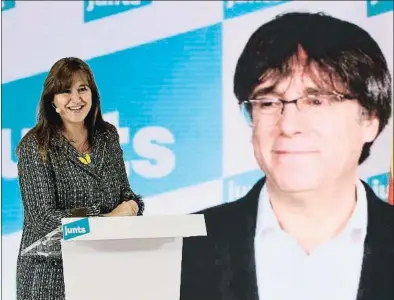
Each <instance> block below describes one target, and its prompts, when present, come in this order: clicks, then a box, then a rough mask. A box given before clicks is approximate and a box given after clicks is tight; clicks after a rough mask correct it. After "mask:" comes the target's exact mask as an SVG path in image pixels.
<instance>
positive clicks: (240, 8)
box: [223, 0, 290, 19]
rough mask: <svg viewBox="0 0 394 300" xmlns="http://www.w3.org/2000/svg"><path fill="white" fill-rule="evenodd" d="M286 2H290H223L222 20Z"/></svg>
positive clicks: (236, 0)
mask: <svg viewBox="0 0 394 300" xmlns="http://www.w3.org/2000/svg"><path fill="white" fill-rule="evenodd" d="M286 2H290V1H289V0H286V1H285V0H276V1H275V0H273V1H258V0H254V1H253V0H249V1H242V0H241V1H240V0H235V1H224V2H223V5H224V18H225V19H230V18H234V17H238V16H241V15H244V14H247V13H250V12H253V11H256V10H263V9H266V8H270V7H273V6H276V5H279V4H283V3H286Z"/></svg>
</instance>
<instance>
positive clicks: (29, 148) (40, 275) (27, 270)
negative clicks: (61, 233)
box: [17, 123, 144, 300]
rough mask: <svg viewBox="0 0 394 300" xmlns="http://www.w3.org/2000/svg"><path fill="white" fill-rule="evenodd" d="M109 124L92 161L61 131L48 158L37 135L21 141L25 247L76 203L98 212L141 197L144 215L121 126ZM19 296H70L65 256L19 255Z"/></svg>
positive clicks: (98, 139) (96, 137)
mask: <svg viewBox="0 0 394 300" xmlns="http://www.w3.org/2000/svg"><path fill="white" fill-rule="evenodd" d="M105 127H106V128H105V129H101V130H97V131H96V133H95V134H94V137H93V145H92V163H91V164H88V165H85V164H83V163H82V162H81V161H80V160H79V153H78V152H77V151H76V149H75V148H74V147H73V146H72V145H71V144H70V143H69V142H68V141H67V140H66V139H65V138H64V137H63V135H61V134H57V135H56V136H55V137H53V138H52V139H51V141H50V144H49V149H48V155H47V159H46V161H45V162H44V161H43V159H42V157H41V154H40V153H39V151H38V142H37V139H36V137H35V135H34V134H27V135H26V136H25V138H24V139H23V140H22V141H21V144H20V146H19V147H18V153H17V155H18V175H19V185H20V191H21V197H22V202H23V207H24V222H23V232H22V240H21V246H20V250H19V251H21V250H23V249H24V248H26V247H27V246H29V245H30V244H32V243H33V242H35V241H37V240H38V239H40V238H42V237H43V236H45V235H46V234H47V233H49V232H51V231H52V230H54V229H55V228H57V227H58V226H60V224H61V219H62V218H64V217H71V216H72V210H73V209H76V208H84V209H85V211H86V213H87V215H88V216H98V215H100V214H104V213H108V212H110V211H112V210H113V209H114V208H115V207H116V206H117V205H119V204H120V203H121V202H122V201H124V200H135V201H137V203H138V205H139V209H140V210H139V215H142V213H143V211H144V203H143V201H142V199H141V197H140V196H138V195H136V194H135V193H134V192H133V191H132V190H131V188H130V184H129V181H128V178H127V174H126V169H125V164H124V161H123V151H122V149H121V147H120V143H119V135H118V133H117V130H116V128H115V127H114V126H113V125H111V124H109V123H106V126H105ZM17 299H18V300H22V299H23V300H28V299H32V300H33V299H34V300H41V299H42V300H44V299H45V300H50V299H56V300H57V299H59V300H61V299H64V282H63V269H62V261H61V259H53V258H51V259H45V258H39V257H21V255H20V254H19V256H18V262H17Z"/></svg>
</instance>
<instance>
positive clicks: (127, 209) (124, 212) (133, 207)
mask: <svg viewBox="0 0 394 300" xmlns="http://www.w3.org/2000/svg"><path fill="white" fill-rule="evenodd" d="M138 211H139V208H138V204H137V202H135V201H134V200H129V201H123V202H122V203H120V204H119V205H118V206H117V207H115V209H114V210H113V211H111V212H110V213H108V214H104V216H106V217H125V216H136V215H137V214H138Z"/></svg>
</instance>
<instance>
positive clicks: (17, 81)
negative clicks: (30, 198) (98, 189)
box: [2, 1, 393, 300]
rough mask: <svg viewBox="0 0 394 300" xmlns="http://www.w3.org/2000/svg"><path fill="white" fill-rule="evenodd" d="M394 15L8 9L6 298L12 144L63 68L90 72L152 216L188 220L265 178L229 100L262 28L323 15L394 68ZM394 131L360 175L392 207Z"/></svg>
mask: <svg viewBox="0 0 394 300" xmlns="http://www.w3.org/2000/svg"><path fill="white" fill-rule="evenodd" d="M392 10H393V2H392V1H342V2H340V1H335V2H333V1H224V2H221V1H204V2H203V1H201V2H199V1H190V2H189V1H157V2H156V1H68V2H67V1H16V2H15V1H2V18H3V21H2V22H3V23H2V41H3V45H2V55H3V59H2V112H3V122H2V124H3V127H2V138H3V143H2V188H3V193H2V210H3V212H2V228H3V231H2V235H3V236H2V238H3V251H2V255H3V266H2V268H3V270H2V274H3V285H2V288H3V290H2V293H3V298H2V299H5V300H12V299H14V293H15V284H14V282H15V261H16V255H17V251H18V247H19V241H20V230H21V228H22V222H23V210H22V205H21V201H20V195H19V187H18V182H17V173H16V158H15V154H14V152H15V147H16V145H17V143H18V141H19V140H20V138H21V136H22V135H23V134H24V133H25V132H26V130H27V129H28V128H31V127H32V126H34V122H35V112H36V106H37V104H38V100H39V97H40V93H41V89H42V84H43V81H44V79H45V76H46V72H47V71H48V70H49V68H50V67H51V66H52V65H53V63H54V62H55V61H57V60H58V59H60V58H62V57H65V56H78V57H80V58H82V59H85V60H86V61H87V62H88V63H89V65H90V66H91V67H92V70H93V72H94V74H95V77H96V80H97V83H98V87H99V90H100V93H101V96H102V103H103V112H104V114H105V118H106V119H107V120H109V121H110V122H112V123H113V124H114V125H116V126H117V127H118V130H119V133H120V136H121V142H122V147H123V149H124V152H125V160H126V166H127V170H128V173H129V176H130V182H131V185H132V187H133V188H134V189H135V190H136V192H138V193H141V194H142V195H144V196H145V198H146V200H145V201H146V214H147V215H148V214H182V213H189V212H193V211H197V210H199V209H202V208H206V207H209V206H213V205H217V204H220V203H224V202H228V201H233V200H235V199H236V198H238V197H240V196H242V195H243V194H244V193H245V192H246V191H247V190H248V188H249V187H250V186H251V185H252V184H253V183H254V182H255V181H256V180H257V179H258V178H259V177H261V176H262V173H261V172H260V171H259V170H258V168H257V165H256V162H255V160H254V157H253V153H252V149H251V144H250V132H249V129H248V128H247V126H246V124H245V123H244V120H243V119H242V116H241V114H240V112H239V109H238V106H237V101H236V99H235V97H234V95H233V93H232V90H233V87H232V78H233V74H234V69H235V64H236V61H237V59H238V56H239V55H240V52H241V50H242V48H243V47H244V45H245V43H246V40H247V39H248V38H249V36H250V34H251V33H252V32H253V31H254V30H255V29H256V28H257V27H259V26H260V25H261V24H262V23H263V22H265V21H268V20H270V19H271V18H273V17H274V16H275V15H277V14H279V13H284V12H288V11H310V12H318V11H323V12H326V13H328V14H330V15H333V16H335V17H339V18H342V19H346V20H349V21H351V22H354V23H356V24H358V25H360V26H361V27H363V28H364V29H366V30H367V31H368V32H369V33H370V34H371V35H372V36H373V37H374V38H375V39H376V40H377V41H378V43H379V45H380V46H381V48H382V50H383V52H384V54H385V55H386V58H387V60H388V63H389V66H390V68H391V71H392V66H393V55H392V53H393V12H392ZM390 132H392V122H390V125H389V127H388V128H387V129H386V130H385V131H384V133H383V134H382V135H381V136H380V138H379V139H378V140H377V141H376V143H375V146H374V148H373V153H372V157H371V158H370V159H369V160H368V161H367V162H366V163H365V164H364V165H363V166H362V167H361V170H360V177H361V178H363V179H365V180H368V182H369V183H370V184H371V185H372V187H373V188H374V189H375V191H376V192H377V193H378V194H379V196H381V197H382V198H383V199H387V184H388V172H389V157H390V147H389V145H390Z"/></svg>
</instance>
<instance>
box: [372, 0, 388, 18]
mask: <svg viewBox="0 0 394 300" xmlns="http://www.w3.org/2000/svg"><path fill="white" fill-rule="evenodd" d="M393 4H394V1H393V0H367V15H368V17H374V16H377V15H380V14H383V13H386V12H389V11H392V10H393Z"/></svg>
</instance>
